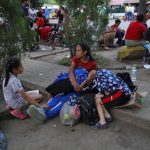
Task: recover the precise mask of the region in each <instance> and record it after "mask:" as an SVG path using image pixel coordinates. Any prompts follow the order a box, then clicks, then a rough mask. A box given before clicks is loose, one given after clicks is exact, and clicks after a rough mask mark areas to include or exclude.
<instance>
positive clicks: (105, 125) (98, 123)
mask: <svg viewBox="0 0 150 150" xmlns="http://www.w3.org/2000/svg"><path fill="white" fill-rule="evenodd" d="M108 127H109V125H108V124H107V123H105V124H103V125H102V124H100V122H97V123H96V124H95V128H97V129H107V128H108Z"/></svg>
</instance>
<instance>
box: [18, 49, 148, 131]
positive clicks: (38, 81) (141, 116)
mask: <svg viewBox="0 0 150 150" xmlns="http://www.w3.org/2000/svg"><path fill="white" fill-rule="evenodd" d="M100 53H101V54H102V53H103V54H102V55H105V57H106V56H107V57H109V56H108V55H106V52H100ZM108 53H109V52H108ZM113 53H115V51H114V52H113ZM110 58H111V59H112V57H110ZM114 58H115V55H114ZM112 61H113V62H114V61H115V60H112ZM117 63H118V64H117V65H120V62H117ZM23 65H24V73H23V75H22V76H20V79H21V81H22V83H23V85H24V86H25V87H26V88H28V89H40V91H41V92H42V93H44V94H45V95H46V93H45V90H44V89H45V88H46V87H47V86H48V85H49V84H50V83H52V82H53V81H54V79H55V78H56V76H57V75H58V74H59V73H60V72H66V71H68V68H67V67H65V66H60V65H57V64H53V63H47V62H43V61H38V60H33V59H28V58H25V59H24V60H23ZM124 65H126V64H124ZM114 71H115V72H118V71H123V70H114ZM125 71H126V70H125ZM149 76H150V70H145V69H140V70H139V71H138V74H137V83H136V84H137V85H138V86H139V91H140V92H146V93H147V95H146V97H145V102H144V105H143V108H142V109H137V108H134V109H127V108H126V109H125V108H122V109H114V110H113V114H114V116H115V118H117V119H120V120H123V121H127V122H129V123H131V124H134V125H136V126H139V127H142V128H145V129H148V130H150V114H149V112H150V107H149V106H150V100H149V99H150V98H149V95H150V84H149V83H150V78H147V77H149Z"/></svg>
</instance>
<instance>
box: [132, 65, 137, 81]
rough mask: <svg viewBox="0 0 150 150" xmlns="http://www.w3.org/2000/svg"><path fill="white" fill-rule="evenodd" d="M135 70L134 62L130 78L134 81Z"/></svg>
mask: <svg viewBox="0 0 150 150" xmlns="http://www.w3.org/2000/svg"><path fill="white" fill-rule="evenodd" d="M136 72H137V69H136V65H135V64H134V65H133V66H132V68H131V80H132V81H136Z"/></svg>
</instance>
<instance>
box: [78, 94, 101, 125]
mask: <svg viewBox="0 0 150 150" xmlns="http://www.w3.org/2000/svg"><path fill="white" fill-rule="evenodd" d="M80 113H81V120H82V121H83V122H84V123H85V124H88V125H91V126H92V125H95V124H96V123H97V122H98V121H99V116H98V113H97V109H96V106H95V94H93V93H92V94H91V93H90V94H86V95H84V96H82V97H81V98H80Z"/></svg>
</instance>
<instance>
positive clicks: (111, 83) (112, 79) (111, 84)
mask: <svg viewBox="0 0 150 150" xmlns="http://www.w3.org/2000/svg"><path fill="white" fill-rule="evenodd" d="M92 87H94V88H96V89H97V90H98V91H99V92H101V93H104V92H109V93H111V92H114V91H115V90H122V91H123V92H124V94H125V95H130V94H131V91H130V89H129V87H128V85H127V84H126V83H125V82H124V81H123V80H122V79H120V78H119V77H117V76H116V75H115V74H114V73H112V72H111V71H109V70H106V69H101V70H99V71H97V73H96V75H95V78H94V80H93V86H92Z"/></svg>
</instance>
